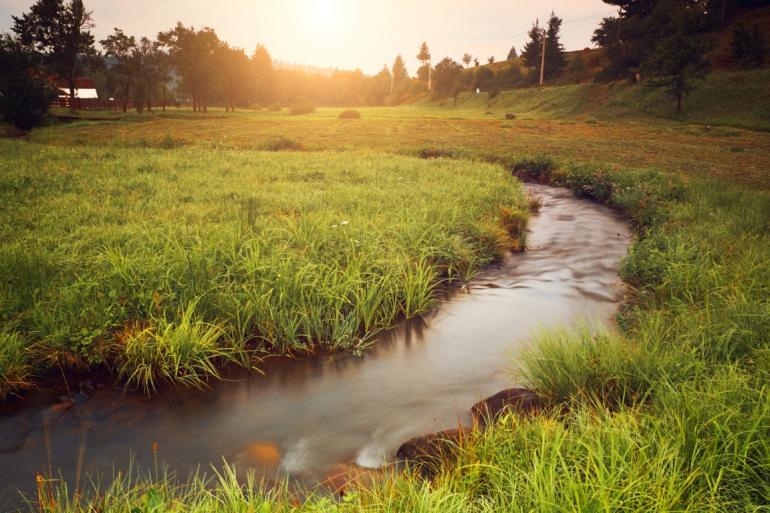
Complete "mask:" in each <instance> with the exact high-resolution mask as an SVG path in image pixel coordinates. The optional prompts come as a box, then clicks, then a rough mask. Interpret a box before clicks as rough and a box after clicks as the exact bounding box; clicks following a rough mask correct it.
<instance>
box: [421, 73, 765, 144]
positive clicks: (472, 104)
mask: <svg viewBox="0 0 770 513" xmlns="http://www.w3.org/2000/svg"><path fill="white" fill-rule="evenodd" d="M768 80H770V69H759V70H754V71H718V72H712V73H709V74H708V75H706V77H705V79H704V80H702V81H699V82H696V84H695V90H694V91H693V92H692V93H690V94H689V95H687V96H686V97H685V101H684V107H685V108H684V110H683V111H682V112H677V110H676V103H675V102H674V100H673V99H672V98H671V97H670V96H668V95H667V94H666V93H665V91H663V90H661V89H650V88H648V87H646V86H645V85H644V84H636V85H632V84H629V83H624V82H613V83H609V84H607V83H592V82H587V83H582V84H574V85H562V86H552V87H544V88H534V87H533V88H527V89H512V90H505V91H501V92H500V93H499V94H498V95H496V96H494V97H489V95H488V94H486V93H484V94H481V95H475V94H472V93H465V94H463V95H461V96H460V97H459V98H458V101H457V105H456V107H457V108H458V109H475V110H492V111H498V110H503V111H509V112H511V113H515V114H516V115H517V116H518V117H524V118H533V119H548V118H563V117H583V118H591V117H594V118H597V119H599V120H618V119H628V120H646V121H648V122H649V121H651V120H653V119H665V120H671V121H678V122H685V123H689V124H703V125H713V126H726V127H738V128H748V129H751V130H762V131H770V99H768V95H767V94H766V92H765V90H766V88H767V82H768ZM424 104H425V106H427V107H436V106H439V105H441V106H440V107H439V108H442V109H446V108H449V107H454V102H453V100H452V99H448V100H439V101H437V100H430V101H425V102H424Z"/></svg>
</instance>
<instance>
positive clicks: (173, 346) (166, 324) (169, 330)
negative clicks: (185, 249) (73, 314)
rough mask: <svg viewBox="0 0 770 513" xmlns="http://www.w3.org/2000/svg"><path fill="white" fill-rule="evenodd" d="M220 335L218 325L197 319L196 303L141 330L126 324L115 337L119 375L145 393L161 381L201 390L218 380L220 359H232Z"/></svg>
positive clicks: (221, 333)
mask: <svg viewBox="0 0 770 513" xmlns="http://www.w3.org/2000/svg"><path fill="white" fill-rule="evenodd" d="M149 322H150V323H152V322H153V320H150V321H149ZM222 336H223V332H222V329H221V328H220V327H219V326H216V325H212V324H208V323H205V322H201V321H199V320H197V319H196V317H195V303H191V304H190V305H189V306H188V307H187V309H186V310H184V311H182V312H180V313H179V315H177V316H175V317H174V320H172V321H168V320H166V319H164V318H161V319H158V320H157V321H155V322H154V324H153V325H150V326H149V327H146V328H144V329H138V327H136V326H130V325H129V326H127V327H126V328H125V329H124V331H123V332H122V333H119V334H118V336H117V344H118V345H119V346H120V349H119V354H118V356H117V365H118V375H119V376H121V377H123V378H124V379H125V380H126V382H127V383H128V384H129V385H137V386H139V387H141V388H143V389H144V390H145V391H146V392H148V393H149V392H151V391H154V390H155V389H156V387H157V385H158V384H159V383H162V382H170V383H176V384H182V385H186V386H190V387H198V388H200V387H202V386H204V385H205V383H206V379H207V378H209V377H211V378H218V377H219V373H218V371H217V366H218V364H219V363H221V362H220V360H234V359H235V358H234V357H233V354H232V353H231V352H230V351H228V350H227V349H226V348H224V347H223V346H221V345H220V344H219V342H220V339H221V338H222Z"/></svg>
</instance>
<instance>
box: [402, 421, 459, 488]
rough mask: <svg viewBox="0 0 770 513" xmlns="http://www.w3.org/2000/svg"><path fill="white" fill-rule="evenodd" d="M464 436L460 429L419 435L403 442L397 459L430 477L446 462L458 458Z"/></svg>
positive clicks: (427, 477)
mask: <svg viewBox="0 0 770 513" xmlns="http://www.w3.org/2000/svg"><path fill="white" fill-rule="evenodd" d="M463 437H464V433H463V431H461V430H459V429H450V430H447V431H439V432H438V433H431V434H429V435H423V436H418V437H415V438H412V439H411V440H408V441H406V442H404V443H403V444H401V447H399V448H398V451H397V452H396V459H398V461H400V462H403V463H404V464H405V465H406V466H407V467H409V468H413V469H415V470H417V471H418V472H419V473H420V475H421V476H422V477H424V478H426V479H430V478H432V477H433V476H435V475H436V473H437V472H438V471H439V469H440V468H441V466H442V465H443V464H444V463H445V462H447V461H452V460H454V459H455V458H456V456H457V451H458V449H459V448H460V447H462V443H463Z"/></svg>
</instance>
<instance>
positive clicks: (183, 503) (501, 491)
mask: <svg viewBox="0 0 770 513" xmlns="http://www.w3.org/2000/svg"><path fill="white" fill-rule="evenodd" d="M556 93H558V91H557V92H556ZM548 94H550V93H548ZM563 94H571V93H569V90H565V92H563ZM511 105H512V102H508V103H506V106H505V108H504V109H502V108H501V109H499V110H498V109H496V108H495V109H494V112H495V113H494V116H495V119H487V114H486V112H487V111H488V110H487V106H486V105H485V106H483V107H482V108H479V106H469V105H462V104H461V105H460V106H459V107H458V109H456V110H455V109H451V108H449V107H439V106H436V105H423V106H416V107H400V108H394V109H366V108H362V109H360V111H361V113H362V119H361V120H359V121H356V122H354V123H350V122H345V121H338V120H337V119H336V118H337V116H338V115H339V109H318V110H317V111H316V112H315V113H314V114H310V115H297V116H292V117H291V118H289V116H288V115H287V114H285V113H277V114H276V113H266V112H258V113H253V112H249V113H235V114H232V115H230V116H228V117H227V118H224V117H222V118H221V119H216V120H206V119H204V118H201V117H198V116H186V115H178V116H177V118H175V119H171V118H167V117H162V116H156V117H153V118H152V119H151V120H149V119H148V120H146V121H141V122H138V121H135V120H133V119H127V120H122V121H115V122H110V123H101V122H82V123H75V124H71V125H67V126H58V127H50V128H46V129H41V130H39V131H36V132H33V133H32V134H31V136H30V137H29V138H28V139H27V140H25V141H20V140H16V141H2V142H1V143H0V144H1V145H2V150H3V151H2V154H3V161H2V165H3V173H2V179H3V182H2V187H1V188H0V194H2V210H0V212H2V220H3V223H2V226H3V230H4V231H3V232H2V236H1V237H0V240H2V241H3V245H2V251H3V254H2V258H0V265H2V268H1V269H0V273H2V274H0V276H2V284H3V287H4V288H3V293H2V295H0V299H2V301H1V302H0V305H2V312H3V316H4V317H3V320H4V322H6V325H7V327H6V328H5V330H4V331H3V332H0V340H2V344H3V346H2V347H3V356H2V358H0V365H2V367H3V369H5V370H6V371H7V374H4V375H5V376H8V377H7V378H6V381H5V382H4V383H13V382H15V381H27V380H29V379H30V377H29V376H31V375H32V374H34V373H35V372H39V370H40V369H41V368H45V367H46V366H48V365H58V364H60V363H62V364H63V363H64V362H69V361H70V360H73V361H76V362H91V361H93V362H97V363H98V362H105V364H107V365H111V366H114V367H115V369H117V370H118V372H120V373H122V375H123V376H124V378H125V379H127V380H129V381H130V382H136V383H147V384H151V383H155V382H156V381H164V380H169V379H170V380H172V381H184V380H185V379H190V380H192V381H189V383H191V384H196V382H195V377H196V376H203V375H206V374H215V372H216V369H217V368H218V367H217V365H219V364H221V362H222V361H237V362H243V361H248V357H249V356H250V351H252V350H253V349H254V348H256V347H259V348H262V349H265V350H268V351H275V352H283V351H288V350H291V351H304V350H309V349H311V348H312V347H318V346H319V345H320V346H321V347H329V348H343V349H350V350H357V349H360V348H361V347H363V346H364V345H365V344H366V342H367V341H368V340H369V338H368V337H367V334H371V333H374V332H376V331H377V330H380V329H383V328H384V327H385V326H387V325H390V324H391V323H392V322H393V321H394V320H395V319H398V318H401V317H405V316H410V315H415V314H417V313H419V312H422V311H425V310H426V309H428V308H430V307H431V305H432V304H433V302H434V301H435V300H436V298H437V296H436V294H435V292H436V288H437V287H438V286H440V284H441V283H443V282H445V281H446V280H447V279H450V278H452V279H464V278H466V277H468V276H469V275H470V274H471V273H472V272H473V271H474V270H475V269H477V268H478V267H480V266H483V265H485V264H486V263H488V262H489V261H491V260H492V259H493V258H495V257H496V256H498V255H500V254H501V253H502V252H503V251H505V250H506V249H507V248H510V247H511V245H512V244H515V243H516V240H515V239H516V236H517V235H520V233H521V228H522V224H521V223H522V221H523V220H524V219H526V215H527V214H526V212H527V204H526V198H524V197H523V195H522V191H521V189H520V188H519V187H518V186H517V185H515V182H513V181H512V180H510V178H509V177H510V175H511V173H515V174H517V175H518V176H522V177H526V178H530V179H536V180H540V181H545V182H549V183H552V184H555V185H561V186H564V187H568V188H570V189H572V190H573V191H574V192H575V193H576V194H577V195H578V196H581V197H585V198H587V199H590V200H594V201H599V202H602V203H605V204H608V205H611V206H612V207H614V208H616V209H618V210H619V211H622V212H625V213H626V214H627V215H628V216H629V218H630V219H631V220H632V222H633V225H634V228H635V230H636V233H637V239H636V240H635V241H634V243H633V244H632V246H631V248H630V250H629V253H628V256H627V257H626V258H625V260H624V262H623V264H622V272H621V277H622V278H623V280H624V281H625V282H626V283H627V284H628V285H629V293H628V296H627V298H626V300H625V302H624V304H623V306H622V308H621V310H620V312H619V314H618V316H617V321H618V322H617V327H616V329H613V330H611V331H608V332H606V333H599V334H598V335H590V334H588V333H585V332H570V331H564V332H555V333H547V334H544V335H543V336H542V337H541V338H540V340H538V341H537V343H536V344H535V345H534V348H533V351H532V352H531V353H530V354H529V355H528V356H527V359H526V361H525V365H524V366H523V368H521V369H514V371H515V372H516V373H517V374H518V375H519V376H521V377H523V378H524V379H526V380H527V381H528V382H529V384H530V386H531V387H532V388H534V389H535V390H536V391H537V392H539V393H540V394H541V395H542V396H543V397H544V398H546V399H547V400H548V402H549V404H550V405H551V409H549V411H548V412H545V413H543V414H541V415H538V416H534V417H529V418H523V417H518V416H515V415H509V416H506V417H504V418H502V419H501V420H500V421H499V422H498V423H497V424H496V425H495V426H494V427H493V428H492V429H490V430H487V431H486V432H484V433H473V434H471V435H469V437H468V438H467V439H465V440H463V443H462V446H461V447H460V448H459V451H458V454H459V456H458V459H457V461H454V462H447V463H446V466H445V468H444V469H443V471H442V472H441V473H440V474H439V475H438V477H437V478H436V479H435V480H433V481H432V482H428V481H424V480H422V479H420V478H419V477H418V476H416V475H413V474H411V473H409V472H407V473H402V474H397V475H394V476H391V477H388V478H386V479H383V480H380V481H377V482H375V483H373V484H371V485H370V486H367V487H362V488H361V489H359V490H358V491H356V492H354V493H351V494H348V495H347V496H346V497H345V498H344V499H343V500H336V499H334V498H331V497H329V496H326V495H314V494H310V495H309V496H303V497H302V499H298V498H296V497H294V496H291V495H290V494H288V491H286V490H282V489H280V488H279V489H277V490H276V489H268V488H266V487H265V486H264V485H263V484H261V483H259V482H258V481H256V480H254V479H253V478H250V479H246V481H245V482H244V481H240V482H239V481H238V480H236V479H235V478H234V476H233V475H232V472H233V471H232V469H230V468H229V467H227V466H225V467H223V468H221V469H218V470H217V471H216V472H215V473H213V474H212V473H210V474H209V478H204V477H202V476H200V475H198V476H195V477H193V478H191V479H190V480H189V481H185V480H179V479H177V477H175V476H173V475H163V474H160V475H159V474H158V473H157V472H156V473H150V474H136V473H132V474H129V475H121V476H119V478H118V479H116V480H115V482H114V483H113V484H111V485H110V486H108V487H105V488H98V487H97V489H92V490H90V491H88V493H86V494H85V495H80V496H79V497H72V496H67V495H66V492H65V491H64V489H62V488H53V487H47V486H46V487H43V488H42V490H43V492H42V498H43V500H42V501H41V503H42V504H44V506H40V504H38V503H35V504H33V507H34V508H40V509H41V510H43V511H51V512H59V511H61V512H65V511H67V512H76V511H77V512H81V511H82V512H85V511H95V510H98V511H104V512H123V511H126V512H129V511H260V512H262V511H265V512H267V511H308V512H313V511H339V512H354V511H394V512H396V511H398V512H401V511H416V512H442V513H443V512H448V511H449V512H451V511H457V512H467V511H478V512H487V511H489V512H492V511H554V512H556V511H628V512H635V511H638V512H642V511H644V512H647V511H661V512H662V511H720V512H723V511H763V509H762V508H766V505H767V498H768V497H770V487H769V486H768V483H770V443H768V440H770V346H769V345H768V344H769V342H768V341H770V302H769V301H768V298H770V279H769V278H768V277H769V276H770V259H768V255H770V182H769V181H768V173H767V167H768V165H770V153H769V150H768V147H770V145H768V142H770V136H768V134H765V133H762V132H757V131H749V130H744V129H740V128H730V129H729V130H728V129H727V128H718V129H716V128H713V127H710V128H708V129H706V128H705V127H704V126H702V125H692V124H686V123H680V122H671V121H652V120H650V119H646V120H645V119H634V120H631V119H628V118H626V117H624V116H620V115H618V116H619V117H614V118H613V117H612V115H611V113H610V111H607V113H606V116H607V117H606V118H603V117H601V116H600V115H599V113H598V112H597V113H596V118H588V119H586V118H584V117H581V116H582V115H583V114H570V115H569V116H565V115H562V114H558V115H556V116H555V117H549V115H546V114H544V113H542V112H541V114H540V115H539V119H522V117H524V118H527V117H530V116H528V115H527V111H526V110H525V109H524V108H523V104H519V105H520V106H522V108H521V109H517V108H511ZM490 112H491V111H490ZM506 112H515V113H516V116H517V117H516V119H515V120H504V119H503V118H504V114H505V113H506ZM212 114H213V113H212ZM703 115H706V114H703ZM489 117H491V116H489ZM534 117H536V116H535V115H534V114H533V115H532V118H534ZM453 118H459V119H453ZM590 119H593V122H590V123H589V122H588V121H589V120H590ZM504 122H505V123H508V124H511V125H512V126H513V127H514V128H508V129H504V130H501V129H500V128H501V127H500V125H501V124H502V123H504ZM166 136H168V137H170V138H171V141H172V142H173V141H180V142H179V144H169V147H170V149H167V150H164V149H162V148H163V146H162V144H161V142H162V141H163V138H164V137H166ZM277 136H283V137H286V138H289V139H290V140H291V141H296V142H298V143H300V144H301V145H302V149H305V150H307V149H311V150H317V151H313V152H293V153H289V152H272V153H271V152H262V151H255V150H254V148H257V149H262V145H264V144H265V141H266V140H267V139H268V138H273V137H277ZM142 140H143V141H144V144H138V143H137V141H142ZM621 141H623V144H621ZM70 145H72V146H71V147H70ZM732 148H738V149H740V151H738V152H736V151H733V150H732ZM276 149H280V148H276ZM321 150H327V151H321ZM328 150H335V151H328ZM343 150H348V151H343ZM351 150H352V151H351ZM386 151H387V153H386ZM397 154H400V155H397ZM542 155H546V156H542ZM736 155H738V157H737V158H736ZM415 157H423V158H422V159H419V158H415ZM405 205H408V206H409V208H405ZM587 243H595V244H597V248H599V247H600V241H596V242H591V241H588V240H587ZM192 341H194V342H192ZM30 344H32V345H30ZM30 347H31V348H32V350H31V351H30V350H29V349H30ZM188 355H190V356H189V358H188ZM51 362H55V363H51ZM148 362H149V364H148ZM209 362H211V367H210V370H209V367H208V365H209ZM191 363H192V364H194V365H195V366H196V367H195V368H190V364H191ZM148 368H151V369H152V370H151V372H150V374H151V377H150V378H147V377H143V376H147V369H148ZM132 376H133V377H132ZM169 376H171V377H169ZM183 378H184V379H183ZM5 386H8V385H5Z"/></svg>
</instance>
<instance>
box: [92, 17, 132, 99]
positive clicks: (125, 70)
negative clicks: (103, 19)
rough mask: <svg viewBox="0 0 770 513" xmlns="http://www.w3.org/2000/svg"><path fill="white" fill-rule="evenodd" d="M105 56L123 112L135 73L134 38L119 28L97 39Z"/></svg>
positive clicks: (129, 96)
mask: <svg viewBox="0 0 770 513" xmlns="http://www.w3.org/2000/svg"><path fill="white" fill-rule="evenodd" d="M99 43H100V44H101V45H102V48H104V55H105V57H107V60H108V66H107V74H108V76H109V77H110V78H111V79H112V81H113V82H114V85H115V87H116V88H117V95H116V96H117V97H118V98H119V99H120V106H121V110H122V111H123V112H126V110H127V109H128V101H129V99H130V98H131V91H132V88H133V85H134V80H135V78H136V75H137V66H136V39H135V38H134V36H127V35H126V34H125V33H124V32H123V31H122V30H120V29H119V28H115V31H114V32H113V33H112V34H110V35H109V36H107V37H106V38H105V39H102V40H101V41H99Z"/></svg>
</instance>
